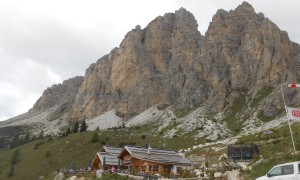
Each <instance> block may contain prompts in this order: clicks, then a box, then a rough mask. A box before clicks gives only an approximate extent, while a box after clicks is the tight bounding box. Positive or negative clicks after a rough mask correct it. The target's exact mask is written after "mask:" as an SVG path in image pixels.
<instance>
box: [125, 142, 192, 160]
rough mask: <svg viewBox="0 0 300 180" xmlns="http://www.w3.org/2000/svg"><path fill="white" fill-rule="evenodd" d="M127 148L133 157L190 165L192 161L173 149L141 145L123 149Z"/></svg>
mask: <svg viewBox="0 0 300 180" xmlns="http://www.w3.org/2000/svg"><path fill="white" fill-rule="evenodd" d="M124 150H126V151H127V152H128V153H129V154H130V155H131V156H132V157H134V158H137V159H141V160H145V161H150V162H156V163H163V164H178V165H190V164H191V162H190V161H189V160H187V159H185V158H182V157H181V156H180V155H179V154H177V153H176V152H175V151H172V150H165V149H157V148H153V149H149V151H148V148H145V147H139V146H125V147H124V149H123V151H124Z"/></svg>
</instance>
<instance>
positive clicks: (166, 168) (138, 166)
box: [119, 146, 191, 176]
mask: <svg viewBox="0 0 300 180" xmlns="http://www.w3.org/2000/svg"><path fill="white" fill-rule="evenodd" d="M119 159H120V160H122V162H124V164H125V162H127V163H130V164H128V165H129V167H130V170H131V172H133V173H140V172H143V173H147V174H148V175H154V174H159V175H163V176H169V175H170V174H172V173H173V174H177V173H178V169H177V168H178V167H181V166H191V162H190V161H189V160H188V159H185V158H183V157H181V156H180V155H179V154H177V153H176V152H174V151H171V150H164V149H156V148H146V147H137V146H125V147H124V148H123V150H122V151H121V153H120V155H119Z"/></svg>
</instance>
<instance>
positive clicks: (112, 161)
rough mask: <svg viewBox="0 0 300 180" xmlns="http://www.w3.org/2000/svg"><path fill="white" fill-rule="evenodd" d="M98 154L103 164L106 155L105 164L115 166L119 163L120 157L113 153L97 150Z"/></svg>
mask: <svg viewBox="0 0 300 180" xmlns="http://www.w3.org/2000/svg"><path fill="white" fill-rule="evenodd" d="M97 155H98V157H99V158H100V160H101V163H102V165H103V162H104V157H105V164H106V165H113V166H117V165H118V161H119V159H118V158H117V157H116V156H114V155H112V154H109V153H107V152H97Z"/></svg>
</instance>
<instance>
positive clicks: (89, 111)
mask: <svg viewBox="0 0 300 180" xmlns="http://www.w3.org/2000/svg"><path fill="white" fill-rule="evenodd" d="M197 28H198V25H197V21H196V20H195V18H194V16H193V14H191V13H190V12H188V11H187V10H185V9H184V8H180V9H179V10H178V11H176V12H175V13H167V14H165V15H164V16H159V17H157V18H156V19H154V20H153V21H152V22H150V23H149V25H148V26H147V27H146V28H144V29H141V27H140V26H136V28H135V29H132V30H131V31H130V32H129V33H127V35H126V36H125V38H124V39H123V41H122V42H121V44H120V46H119V47H118V48H115V49H113V50H112V51H111V52H110V53H109V54H108V55H105V56H104V57H102V58H100V59H99V60H98V61H97V62H96V63H94V64H92V65H90V67H89V68H88V69H87V70H86V73H85V76H84V78H82V77H76V78H74V79H72V80H67V81H65V82H64V83H63V84H62V85H54V86H52V87H51V88H48V89H47V90H46V91H45V92H44V93H43V95H42V97H41V98H40V99H39V100H38V101H37V103H36V104H35V105H34V107H33V110H35V111H37V110H43V109H47V108H49V107H52V106H54V105H57V104H63V103H66V102H67V103H69V104H70V109H69V110H68V120H71V121H77V120H84V119H87V118H93V117H96V116H98V115H100V114H103V113H105V112H107V111H109V110H112V109H115V110H116V111H117V114H118V116H120V117H125V118H126V117H131V116H133V115H136V114H139V113H141V112H143V111H144V110H146V109H148V108H150V107H152V106H154V105H158V107H161V108H163V107H167V106H172V108H173V109H174V110H175V111H176V110H179V109H185V110H187V109H193V108H195V107H198V106H200V105H204V107H205V109H206V111H207V112H220V111H225V110H226V109H229V108H230V107H232V106H234V103H235V102H236V100H237V99H239V98H240V97H241V96H243V95H245V94H246V95H247V98H246V103H250V104H251V103H252V102H254V101H258V100H257V99H260V98H262V97H264V98H265V95H264V94H263V93H261V92H262V91H263V90H264V89H266V88H270V92H269V93H268V94H267V95H268V96H266V97H267V100H266V102H265V103H264V104H263V105H262V107H261V108H262V110H263V113H264V114H265V115H266V116H272V115H274V114H276V112H277V111H278V110H280V109H282V108H283V105H282V102H281V99H280V92H279V91H278V89H276V87H277V86H278V84H280V83H284V82H287V81H288V80H295V79H296V80H299V79H300V73H299V72H300V71H299V69H298V67H299V63H300V46H299V45H298V44H296V43H293V42H292V41H290V40H289V37H288V35H287V33H286V32H283V31H281V30H280V29H279V28H278V27H277V26H276V25H275V24H274V23H272V22H271V21H270V20H269V19H268V18H265V17H264V15H263V14H262V13H259V14H257V13H256V12H255V11H254V9H253V7H252V6H251V5H250V4H248V3H247V2H243V4H241V5H240V6H238V7H237V8H236V9H234V10H231V11H229V12H227V11H225V10H218V12H217V13H216V14H215V15H214V17H213V18H212V22H211V23H210V25H209V27H208V30H207V32H206V34H205V36H202V35H201V34H200V32H199V31H198V29H197ZM271 92H272V93H271ZM265 94H266V93H265ZM296 96H299V95H298V93H297V92H293V93H291V92H290V93H289V95H288V96H287V98H289V99H290V100H291V99H292V98H293V97H296ZM293 103H294V104H297V102H293ZM298 104H299V103H298ZM248 109H249V108H248Z"/></svg>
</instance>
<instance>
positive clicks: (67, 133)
mask: <svg viewBox="0 0 300 180" xmlns="http://www.w3.org/2000/svg"><path fill="white" fill-rule="evenodd" d="M70 133H71V129H70V128H69V127H68V129H67V130H66V136H67V135H69V134H70Z"/></svg>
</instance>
